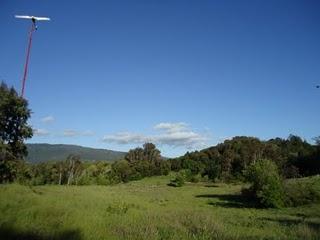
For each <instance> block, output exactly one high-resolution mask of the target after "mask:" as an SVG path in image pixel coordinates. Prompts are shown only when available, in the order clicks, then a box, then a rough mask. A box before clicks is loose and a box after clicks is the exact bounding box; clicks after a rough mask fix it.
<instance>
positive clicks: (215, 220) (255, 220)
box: [0, 176, 320, 240]
mask: <svg viewBox="0 0 320 240" xmlns="http://www.w3.org/2000/svg"><path fill="white" fill-rule="evenodd" d="M169 180H170V176H160V177H151V178H145V179H143V180H139V181H133V182H129V183H126V184H117V185H114V186H58V185H45V186H22V185H18V184H4V185H0V234H1V239H75V240H77V239H79V240H80V239H320V204H311V205H310V204H309V205H305V206H302V207H296V208H283V209H262V208H257V207H256V206H255V204H254V203H253V202H250V201H248V199H244V198H243V197H242V196H241V195H239V194H240V191H241V188H242V185H241V184H224V183H189V184H186V185H185V186H183V187H181V188H174V187H170V186H167V184H168V182H169Z"/></svg>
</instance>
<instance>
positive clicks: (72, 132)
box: [62, 129, 78, 137]
mask: <svg viewBox="0 0 320 240" xmlns="http://www.w3.org/2000/svg"><path fill="white" fill-rule="evenodd" d="M62 135H63V136H64V137H75V136H77V135H78V132H77V131H75V130H71V129H67V130H64V131H63V133H62Z"/></svg>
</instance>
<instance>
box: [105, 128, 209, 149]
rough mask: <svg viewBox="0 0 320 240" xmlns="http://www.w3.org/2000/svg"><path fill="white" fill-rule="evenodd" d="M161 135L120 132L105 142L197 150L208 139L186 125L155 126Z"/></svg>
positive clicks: (108, 136)
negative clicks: (146, 144) (158, 145)
mask: <svg viewBox="0 0 320 240" xmlns="http://www.w3.org/2000/svg"><path fill="white" fill-rule="evenodd" d="M154 129H156V130H158V131H159V133H157V134H154V135H150V136H147V135H144V134H138V133H130V132H120V133H116V134H113V135H106V136H105V137H104V138H103V141H104V142H111V143H117V144H141V143H145V142H153V143H156V144H160V145H168V146H172V147H186V148H195V147H203V146H206V143H207V141H208V137H207V136H206V135H205V134H200V133H196V132H194V131H193V130H192V129H190V128H189V127H188V125H187V124H186V123H183V122H179V123H168V122H167V123H159V124H157V125H155V126H154Z"/></svg>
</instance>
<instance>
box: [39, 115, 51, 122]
mask: <svg viewBox="0 0 320 240" xmlns="http://www.w3.org/2000/svg"><path fill="white" fill-rule="evenodd" d="M40 120H41V122H43V123H52V122H53V121H54V117H52V116H46V117H43V118H41V119H40Z"/></svg>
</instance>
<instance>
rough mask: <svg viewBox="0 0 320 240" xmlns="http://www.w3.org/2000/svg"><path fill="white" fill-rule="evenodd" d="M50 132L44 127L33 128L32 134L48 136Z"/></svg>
mask: <svg viewBox="0 0 320 240" xmlns="http://www.w3.org/2000/svg"><path fill="white" fill-rule="evenodd" d="M49 134H50V133H49V131H47V130H46V129H41V128H35V129H33V135H35V136H48V135H49Z"/></svg>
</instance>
